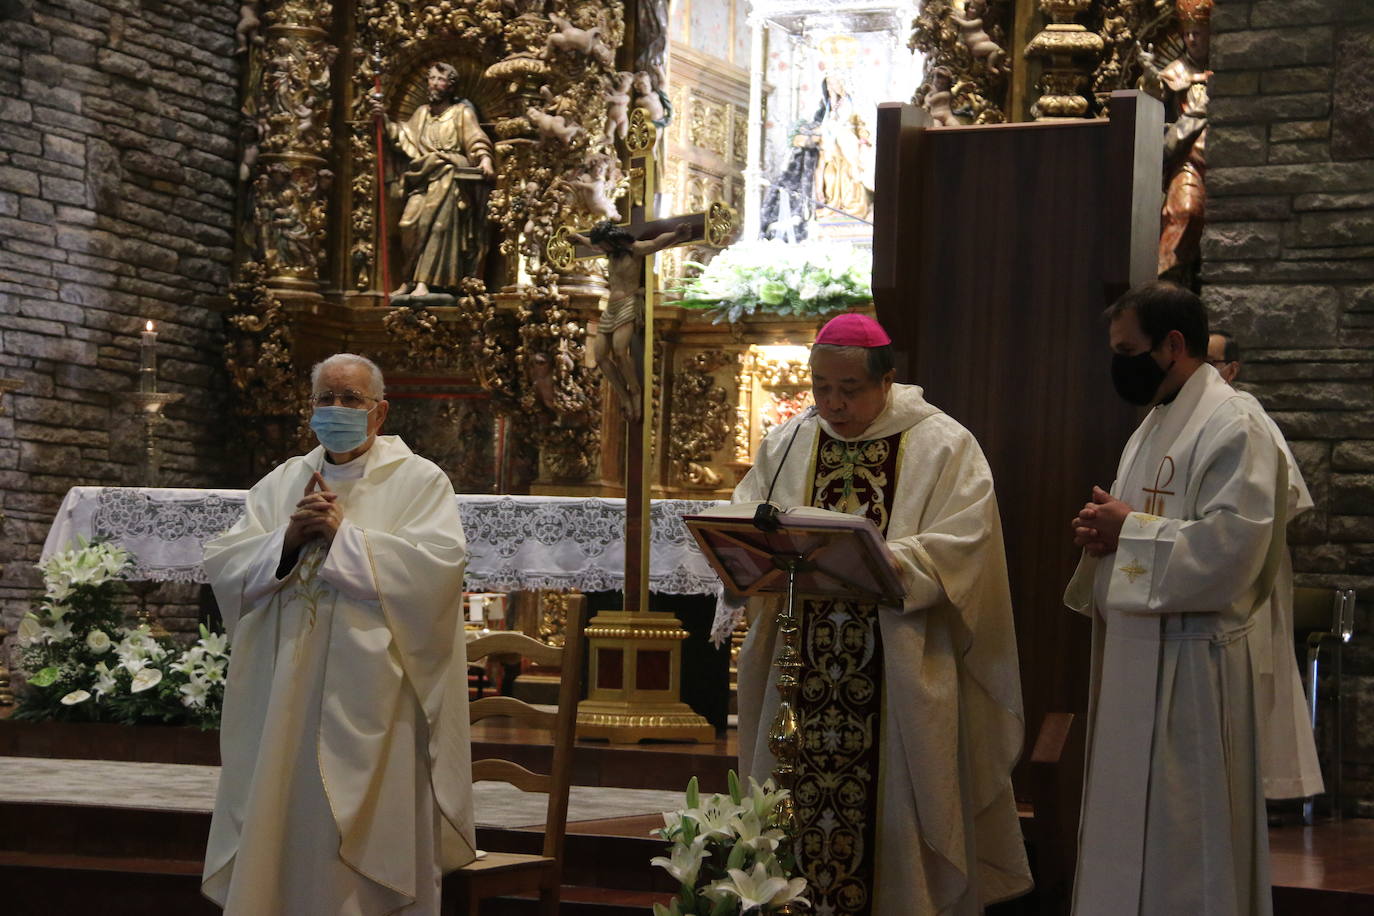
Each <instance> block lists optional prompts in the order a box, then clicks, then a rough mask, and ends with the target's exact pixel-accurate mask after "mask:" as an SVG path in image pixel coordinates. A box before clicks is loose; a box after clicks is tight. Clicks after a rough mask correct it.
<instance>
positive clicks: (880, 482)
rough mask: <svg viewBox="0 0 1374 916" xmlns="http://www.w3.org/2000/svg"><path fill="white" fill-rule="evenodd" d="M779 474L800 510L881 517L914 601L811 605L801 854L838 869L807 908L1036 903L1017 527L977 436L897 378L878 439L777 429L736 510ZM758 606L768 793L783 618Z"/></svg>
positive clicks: (760, 753)
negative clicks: (1028, 830) (1011, 555)
mask: <svg viewBox="0 0 1374 916" xmlns="http://www.w3.org/2000/svg"><path fill="white" fill-rule="evenodd" d="M793 432H796V433H797V438H796V442H795V445H794V446H793V448H792V450H791V453H790V457H789V458H787V459H786V460H784V459H783V453H784V451H785V450H786V446H787V443H788V441H789V439H790V438H791V436H792V434H793ZM775 475H776V478H777V483H776V487H775V488H774V492H773V500H774V502H777V503H778V504H779V505H780V506H782V507H783V508H790V507H793V506H802V505H817V506H823V507H825V508H830V509H839V510H841V511H850V512H855V513H863V514H866V515H868V517H870V518H872V519H874V521H875V523H876V524H878V525H879V527H880V528H883V529H884V534H885V537H886V540H887V544H888V547H889V549H891V550H892V552H893V554H894V556H895V557H896V558H897V561H898V563H899V565H900V566H901V569H902V580H903V584H904V585H905V586H906V592H907V594H906V600H905V603H904V605H903V607H901V608H888V607H878V606H875V605H864V604H861V603H859V602H849V601H833V602H831V601H826V602H810V601H807V602H804V603H805V604H806V605H807V606H806V607H805V608H803V611H802V614H801V615H800V616H801V621H800V622H801V626H802V628H803V634H802V641H803V649H802V651H803V661H804V664H805V665H806V666H807V668H806V670H805V671H804V673H803V680H802V685H801V689H800V690H799V693H800V694H801V704H802V707H803V709H802V718H803V731H804V742H805V746H804V749H803V755H804V756H803V763H802V770H803V773H802V776H801V778H800V779H799V780H798V785H797V801H798V807H799V809H802V817H803V824H804V826H803V833H802V835H801V837H800V846H799V857H800V858H801V859H802V867H803V868H808V866H807V863H806V860H807V858H808V857H810V858H811V859H812V861H813V862H819V863H821V864H820V865H819V866H817V867H814V868H811V871H812V873H811V874H808V880H810V881H811V882H812V883H813V887H811V888H808V896H810V895H812V894H814V893H815V891H816V889H817V888H819V889H820V890H821V891H822V892H823V895H822V902H823V903H826V904H828V905H829V906H830V908H831V910H832V911H833V912H835V913H858V912H869V913H873V914H875V916H925V914H936V913H958V914H963V913H969V914H972V913H977V912H978V911H979V907H980V906H982V905H985V904H987V903H991V902H994V901H996V900H1001V899H1006V898H1008V897H1013V896H1016V895H1018V894H1020V893H1024V892H1025V891H1026V890H1028V889H1029V887H1030V878H1029V870H1028V868H1027V866H1026V859H1025V851H1024V848H1023V847H1022V843H1021V835H1020V826H1019V824H1018V821H1017V816H1016V808H1015V802H1014V800H1013V797H1012V793H1011V769H1012V766H1013V765H1014V763H1015V761H1016V759H1017V756H1018V755H1019V753H1020V750H1021V742H1022V736H1023V728H1022V723H1021V698H1020V680H1019V675H1018V673H1017V664H1016V648H1015V636H1014V632H1013V629H1012V621H1011V608H1010V600H1009V596H1008V589H1007V581H1006V564H1005V558H1004V555H1003V550H1002V535H1001V523H1000V520H999V517H998V514H997V505H996V499H995V497H994V495H993V490H992V479H991V474H990V472H989V470H988V467H987V463H986V461H985V460H984V458H983V455H982V452H981V450H980V449H979V448H978V444H977V442H976V441H975V440H974V438H973V436H972V435H970V434H969V432H968V431H967V430H965V429H964V428H963V427H961V426H959V424H957V423H955V422H954V421H953V420H951V419H950V418H949V417H947V416H946V415H944V414H942V413H941V412H940V411H938V410H937V409H936V408H934V407H932V406H931V405H930V404H928V403H927V402H926V401H925V399H924V398H923V397H922V396H921V390H920V389H919V388H917V387H916V386H911V385H894V386H893V389H892V391H891V393H890V394H889V398H888V404H887V407H886V409H885V410H884V411H883V413H882V414H881V415H880V416H879V417H878V419H877V420H875V421H874V423H873V424H871V425H870V426H869V428H868V429H867V430H865V431H864V433H863V435H862V437H861V438H858V439H853V440H850V439H845V438H844V437H841V436H837V435H836V434H835V432H834V430H833V429H831V428H830V427H829V425H828V424H827V423H825V421H824V420H821V419H819V418H815V417H800V418H796V419H793V420H792V421H790V422H789V423H787V424H785V425H784V426H783V427H781V428H780V429H778V430H775V431H773V432H772V433H771V434H770V435H769V436H768V437H767V439H766V440H765V441H764V443H763V445H762V447H761V448H760V450H759V454H758V456H757V458H756V460H755V464H754V467H753V469H752V470H751V471H750V472H749V474H748V475H746V477H745V478H744V480H743V481H742V482H741V483H740V486H739V487H738V488H737V489H736V491H735V495H734V498H735V500H736V501H753V500H761V499H763V498H764V497H765V495H766V494H767V492H768V489H769V486H770V483H771V482H772V481H773V479H774V476H775ZM815 605H819V606H815ZM820 606H823V607H820ZM749 611H750V618H751V621H750V632H749V636H748V638H747V639H746V640H745V644H744V646H743V648H742V649H741V656H740V666H739V706H740V768H741V771H742V772H746V773H749V774H751V775H753V776H754V777H755V778H757V779H759V780H760V781H762V780H763V779H765V778H767V777H768V776H769V775H770V774H771V772H772V769H773V765H774V761H773V757H772V755H771V753H770V752H769V750H768V747H767V732H768V727H769V725H770V724H771V722H772V720H773V716H774V714H775V712H776V710H777V694H776V687H775V684H776V672H775V671H774V669H773V668H772V661H773V658H774V656H775V654H776V651H777V648H778V642H777V639H776V636H777V627H776V607H775V606H774V605H773V604H771V603H768V602H763V601H759V602H754V603H751V606H750V609H749ZM884 697H886V698H887V701H886V702H884V701H883V698H884ZM808 771H809V772H810V773H812V774H815V775H814V777H808V776H807V775H806V773H807V772H808ZM827 812H829V814H827ZM818 856H819V858H818ZM822 882H827V884H825V885H822Z"/></svg>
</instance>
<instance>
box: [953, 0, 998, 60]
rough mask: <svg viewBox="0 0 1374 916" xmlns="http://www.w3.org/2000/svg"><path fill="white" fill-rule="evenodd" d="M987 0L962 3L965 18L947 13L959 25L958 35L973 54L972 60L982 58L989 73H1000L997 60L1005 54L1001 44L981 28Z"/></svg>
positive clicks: (986, 10) (986, 9) (986, 8)
mask: <svg viewBox="0 0 1374 916" xmlns="http://www.w3.org/2000/svg"><path fill="white" fill-rule="evenodd" d="M987 12H988V4H987V0H968V2H967V3H965V4H964V15H965V16H967V17H968V18H967V19H964V18H961V17H959V16H956V15H954V13H953V12H951V13H950V14H949V18H950V20H951V21H952V22H954V24H955V25H957V26H959V37H960V38H962V39H963V40H964V44H965V45H966V46H967V47H968V52H969V54H971V55H973V59H974V60H982V61H985V62H986V63H987V68H988V71H989V72H990V73H1000V72H1001V70H1000V68H999V67H998V66H997V64H998V62H999V61H1000V60H1001V59H1002V58H1003V56H1005V54H1006V52H1005V51H1003V50H1002V47H1001V45H999V44H998V43H997V42H995V41H993V40H992V38H991V36H989V35H988V33H987V31H986V30H985V29H984V28H983V17H984V16H986V15H987Z"/></svg>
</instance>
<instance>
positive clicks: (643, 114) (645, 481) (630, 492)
mask: <svg viewBox="0 0 1374 916" xmlns="http://www.w3.org/2000/svg"><path fill="white" fill-rule="evenodd" d="M657 140H658V131H657V130H656V128H655V127H654V124H653V121H652V120H650V118H649V113H648V112H647V111H645V110H644V109H642V108H636V109H635V110H634V111H633V112H632V113H631V115H630V125H629V130H628V131H627V132H626V136H625V146H626V148H627V149H628V152H629V155H628V157H627V158H628V168H627V169H626V174H627V175H629V176H630V190H629V201H628V204H629V207H628V209H629V213H628V217H629V218H628V219H627V220H625V221H624V222H622V223H620V224H619V227H620V228H622V229H625V230H627V231H629V232H630V233H632V234H633V235H634V237H635V239H636V240H638V241H647V240H649V239H653V238H656V237H658V236H661V235H663V234H664V233H668V232H672V231H674V230H675V229H677V227H678V226H681V225H686V226H689V227H690V228H691V230H692V231H691V234H690V235H689V236H688V237H686V238H684V239H683V240H682V241H680V242H675V243H673V244H671V245H668V246H666V247H669V248H674V247H677V246H678V245H687V244H690V243H692V242H694V241H702V240H704V241H705V242H706V243H707V244H708V245H711V246H713V247H716V248H721V247H724V245H725V244H726V242H727V241H728V240H729V237H730V234H731V233H732V232H733V231H734V228H735V214H734V211H733V210H731V209H730V207H728V206H726V205H725V204H723V203H719V202H713V203H712V204H710V206H708V207H707V209H706V210H704V211H702V212H700V213H689V214H684V215H681V216H670V217H664V218H661V219H660V218H657V217H656V216H655V214H654V201H655V199H656V197H657V194H658V175H657V171H656V163H655V161H654V147H655V146H656V144H657ZM573 231H574V230H571V229H570V228H568V227H566V226H563V227H560V228H559V229H558V230H557V231H556V232H555V233H554V234H553V237H552V238H550V239H549V243H548V245H547V246H546V249H545V252H546V255H547V257H548V260H549V263H550V264H552V265H553V266H554V267H556V268H558V269H559V270H566V269H567V268H568V267H570V266H572V263H573V261H575V260H581V259H585V258H600V257H605V256H606V255H605V252H603V251H602V250H601V249H599V248H596V247H593V246H590V245H584V244H578V243H576V242H574V240H573V239H572V238H571V237H570V236H571V234H572V232H573ZM641 282H642V285H643V289H644V331H643V334H644V339H643V347H642V349H643V352H644V363H643V372H642V374H643V383H642V384H641V386H640V397H641V399H642V404H641V408H640V411H639V419H638V420H637V421H626V426H627V431H626V433H627V435H628V437H629V438H628V441H627V444H626V449H625V452H626V454H625V592H624V595H625V605H626V607H625V610H628V611H636V612H647V611H648V610H649V525H650V522H649V485H650V474H649V473H648V471H647V469H646V467H645V465H646V459H647V456H648V455H649V454H650V453H651V450H652V448H653V430H654V423H653V407H654V403H653V394H654V384H653V379H654V348H653V345H652V343H653V328H654V308H655V306H656V305H657V299H658V274H657V272H656V271H655V270H654V256H653V255H652V254H649V255H647V256H645V257H644V266H643V277H642V278H641Z"/></svg>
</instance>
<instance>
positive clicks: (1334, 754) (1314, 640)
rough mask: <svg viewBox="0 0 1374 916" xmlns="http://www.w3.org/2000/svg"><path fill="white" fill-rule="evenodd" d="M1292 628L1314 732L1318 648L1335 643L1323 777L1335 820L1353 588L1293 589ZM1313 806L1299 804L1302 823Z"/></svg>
mask: <svg viewBox="0 0 1374 916" xmlns="http://www.w3.org/2000/svg"><path fill="white" fill-rule="evenodd" d="M1293 630H1294V632H1295V633H1298V634H1302V635H1303V636H1304V637H1305V641H1306V643H1307V662H1306V664H1305V665H1304V666H1303V667H1304V671H1303V678H1302V681H1303V684H1302V687H1303V692H1304V693H1306V694H1307V697H1306V699H1307V711H1308V715H1309V716H1310V717H1311V721H1312V731H1313V732H1314V733H1315V732H1316V731H1317V722H1318V712H1319V710H1320V708H1321V705H1320V703H1319V702H1318V699H1317V686H1318V683H1319V675H1320V664H1321V649H1322V646H1323V645H1326V644H1327V643H1332V644H1334V646H1335V650H1336V651H1335V661H1336V672H1335V676H1334V678H1333V682H1334V683H1333V686H1332V689H1331V690H1330V691H1328V695H1329V696H1330V697H1331V698H1332V707H1333V709H1332V710H1331V715H1330V724H1329V725H1328V726H1327V727H1328V728H1329V730H1330V732H1331V736H1332V737H1331V740H1330V741H1329V742H1328V743H1327V747H1328V748H1330V749H1331V756H1330V761H1329V766H1328V767H1327V769H1328V770H1330V771H1331V777H1332V778H1329V779H1327V780H1326V786H1327V792H1328V794H1329V795H1330V796H1331V814H1332V817H1334V818H1335V819H1336V820H1340V817H1341V775H1342V767H1341V757H1342V756H1343V755H1344V753H1345V747H1344V737H1345V736H1344V730H1343V729H1342V728H1341V720H1342V719H1343V718H1344V715H1343V713H1342V709H1341V706H1342V702H1341V701H1342V692H1341V674H1342V672H1341V654H1342V653H1341V648H1342V646H1344V645H1345V644H1346V643H1348V642H1349V641H1350V637H1351V636H1353V635H1354V634H1355V590H1354V589H1349V588H1344V589H1342V588H1337V589H1331V588H1308V587H1303V586H1300V587H1298V588H1294V589H1293ZM1315 809H1316V805H1315V803H1314V800H1313V799H1311V798H1307V799H1304V800H1303V804H1302V819H1303V823H1305V824H1311V823H1312V822H1313V821H1314V820H1315V815H1316V810H1315Z"/></svg>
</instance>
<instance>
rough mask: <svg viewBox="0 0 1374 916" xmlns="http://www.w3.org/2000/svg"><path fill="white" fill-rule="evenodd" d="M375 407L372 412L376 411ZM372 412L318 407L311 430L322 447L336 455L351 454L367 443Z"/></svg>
mask: <svg viewBox="0 0 1374 916" xmlns="http://www.w3.org/2000/svg"><path fill="white" fill-rule="evenodd" d="M376 409H377V408H376V407H375V406H374V407H373V408H372V410H376ZM372 410H363V409H362V408H361V407H316V408H315V412H314V413H313V414H311V415H310V428H311V429H312V430H314V431H315V438H316V439H319V440H320V445H323V446H324V447H325V448H326V449H328V450H329V451H331V452H334V453H335V454H340V453H343V452H351V451H353V450H354V449H355V448H358V447H359V446H360V445H362V444H363V443H364V442H366V441H367V418H368V415H370V414H371V413H372Z"/></svg>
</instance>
